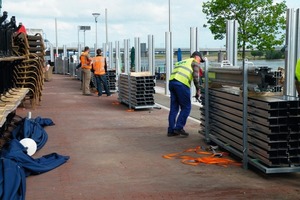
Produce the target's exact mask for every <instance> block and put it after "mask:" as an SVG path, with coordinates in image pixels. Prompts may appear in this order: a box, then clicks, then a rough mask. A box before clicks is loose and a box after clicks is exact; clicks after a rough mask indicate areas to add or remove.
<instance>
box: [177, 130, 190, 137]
mask: <svg viewBox="0 0 300 200" xmlns="http://www.w3.org/2000/svg"><path fill="white" fill-rule="evenodd" d="M174 133H175V134H178V135H183V136H189V133H187V132H185V130H183V129H181V130H176V129H175V130H174Z"/></svg>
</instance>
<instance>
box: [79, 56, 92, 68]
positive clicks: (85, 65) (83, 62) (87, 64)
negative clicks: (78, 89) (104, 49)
mask: <svg viewBox="0 0 300 200" xmlns="http://www.w3.org/2000/svg"><path fill="white" fill-rule="evenodd" d="M80 62H81V68H82V69H92V66H91V61H89V60H88V53H87V52H83V53H82V54H81V56H80Z"/></svg>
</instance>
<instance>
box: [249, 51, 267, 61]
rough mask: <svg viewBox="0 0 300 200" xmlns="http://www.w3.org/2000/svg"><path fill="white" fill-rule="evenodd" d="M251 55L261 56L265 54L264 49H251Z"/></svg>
mask: <svg viewBox="0 0 300 200" xmlns="http://www.w3.org/2000/svg"><path fill="white" fill-rule="evenodd" d="M251 55H252V56H253V57H254V59H255V57H256V56H258V57H261V56H263V55H264V52H263V51H251Z"/></svg>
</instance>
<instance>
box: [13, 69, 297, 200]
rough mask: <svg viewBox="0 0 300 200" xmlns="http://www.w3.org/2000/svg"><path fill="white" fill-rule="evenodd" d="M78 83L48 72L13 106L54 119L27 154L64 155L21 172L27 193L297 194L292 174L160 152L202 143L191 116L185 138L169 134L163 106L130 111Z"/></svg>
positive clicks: (48, 197)
mask: <svg viewBox="0 0 300 200" xmlns="http://www.w3.org/2000/svg"><path fill="white" fill-rule="evenodd" d="M79 88H80V82H79V81H78V80H74V79H73V78H71V77H68V76H63V75H53V80H52V81H50V82H46V83H45V88H44V90H43V100H42V102H41V105H40V106H37V107H36V108H35V109H34V110H33V109H31V108H30V107H28V106H27V107H26V109H25V108H19V109H18V110H17V114H18V115H20V116H26V115H27V113H28V112H29V111H31V112H32V117H33V118H35V117H37V116H41V117H47V118H51V119H52V120H53V121H54V122H55V126H50V127H46V128H45V129H46V131H47V133H48V135H49V139H48V142H47V143H46V145H45V146H44V147H43V148H42V149H41V150H40V151H38V152H37V153H36V154H35V155H34V156H33V157H36V158H37V157H40V156H43V155H45V154H49V153H52V152H57V153H59V154H62V155H69V156H70V160H69V161H68V162H67V163H66V164H64V165H62V166H60V167H58V168H56V169H54V170H52V171H50V172H47V173H44V174H40V175H36V176H30V177H28V178H27V179H26V182H27V188H26V199H27V200H40V199H41V200H53V199H56V200H82V199H84V200H102V199H109V200H111V199H125V200H126V199H130V200H131V199H137V200H140V199H155V200H156V199H158V200H159V199H165V200H169V199H180V200H181V199H187V200H190V199H278V200H282V199H295V200H296V199H300V174H297V173H293V174H273V175H265V174H262V173H260V172H259V171H257V170H255V169H250V170H244V169H242V168H241V167H240V166H227V167H223V166H216V165H204V164H202V165H198V166H190V165H184V164H182V163H181V162H180V161H179V160H177V159H174V160H168V159H164V158H162V155H164V154H168V153H174V152H181V151H183V150H185V149H188V148H195V147H196V146H199V145H202V146H205V145H206V144H205V143H204V142H203V138H202V136H201V135H199V134H198V129H199V122H195V121H193V120H188V122H187V125H186V131H187V132H190V136H189V137H188V138H180V137H175V138H174V137H172V138H169V137H167V136H166V130H167V124H168V123H167V118H168V110H166V109H152V110H149V109H148V110H137V111H134V112H130V111H128V107H127V106H125V105H123V104H119V103H118V101H117V94H113V96H111V97H105V96H103V97H96V96H83V95H81V91H80V90H79ZM157 95H159V94H157ZM157 95H156V96H157ZM157 99H158V101H161V102H158V103H160V104H164V103H165V102H166V101H168V98H167V97H163V96H160V98H158V97H157Z"/></svg>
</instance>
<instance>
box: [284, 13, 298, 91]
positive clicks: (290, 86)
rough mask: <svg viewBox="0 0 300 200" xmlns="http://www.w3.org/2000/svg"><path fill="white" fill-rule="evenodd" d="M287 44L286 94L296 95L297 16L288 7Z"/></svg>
mask: <svg viewBox="0 0 300 200" xmlns="http://www.w3.org/2000/svg"><path fill="white" fill-rule="evenodd" d="M286 15H287V16H286V19H287V20H286V23H287V24H286V46H287V49H286V50H287V55H286V57H285V81H284V95H287V96H295V95H296V87H295V66H296V61H297V56H298V55H297V50H298V47H297V34H296V33H297V31H296V17H295V11H294V9H293V8H292V9H288V10H287V13H286Z"/></svg>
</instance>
